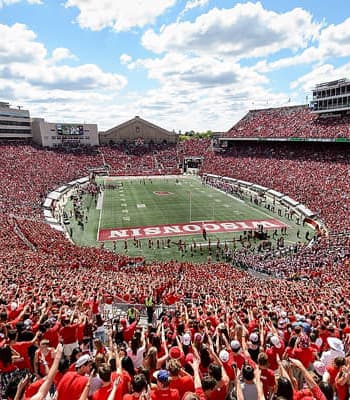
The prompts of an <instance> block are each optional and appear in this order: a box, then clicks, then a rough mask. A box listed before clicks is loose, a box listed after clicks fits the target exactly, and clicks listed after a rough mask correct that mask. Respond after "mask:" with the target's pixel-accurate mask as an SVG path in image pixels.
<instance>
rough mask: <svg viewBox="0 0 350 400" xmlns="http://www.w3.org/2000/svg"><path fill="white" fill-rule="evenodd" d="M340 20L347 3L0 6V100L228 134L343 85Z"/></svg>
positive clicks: (348, 32) (100, 1)
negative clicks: (319, 90) (254, 117)
mask: <svg viewBox="0 0 350 400" xmlns="http://www.w3.org/2000/svg"><path fill="white" fill-rule="evenodd" d="M349 14H350V8H349V3H348V0H333V1H332V2H331V3H330V2H328V1H316V0H308V1H293V0H289V1H281V0H279V1H278V0H266V1H260V2H253V1H251V2H250V1H228V0H215V1H214V0H59V1H55V0H0V37H1V38H2V40H1V41H0V101H8V102H10V103H11V105H14V106H16V105H22V106H24V107H25V108H27V109H29V110H30V112H31V116H32V117H42V118H45V119H46V120H47V121H49V122H87V123H97V124H98V127H99V130H106V129H109V128H111V127H113V126H115V125H118V124H120V123H122V122H124V121H126V120H128V119H131V118H133V117H134V116H135V115H139V116H140V117H142V118H144V119H146V120H149V121H151V122H152V123H155V124H157V125H160V126H162V127H163V128H166V129H169V130H175V131H177V132H178V131H182V132H185V131H189V130H195V131H206V130H209V129H210V130H213V131H226V130H228V129H229V128H230V127H231V126H232V125H233V124H234V123H235V122H237V121H238V120H239V119H240V118H242V117H243V116H244V115H245V114H246V113H247V111H248V110H249V109H257V108H266V107H279V106H285V105H294V104H305V103H306V101H307V99H309V100H310V98H311V96H310V91H311V89H312V87H313V86H314V85H315V84H317V83H321V82H325V81H328V80H334V79H340V78H349V79H350V73H349V71H350V15H349ZM307 96H308V97H307Z"/></svg>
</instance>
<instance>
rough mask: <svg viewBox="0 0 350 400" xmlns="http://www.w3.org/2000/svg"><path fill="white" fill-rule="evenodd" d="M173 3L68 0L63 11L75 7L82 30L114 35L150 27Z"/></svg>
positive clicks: (158, 0)
mask: <svg viewBox="0 0 350 400" xmlns="http://www.w3.org/2000/svg"><path fill="white" fill-rule="evenodd" d="M175 3H176V0H147V1H143V0H127V1H126V0H67V1H66V3H65V7H77V8H78V9H79V15H78V17H77V22H78V24H79V25H80V27H81V28H88V29H91V30H93V31H98V30H101V29H104V28H112V29H113V30H115V31H116V32H121V31H128V30H130V29H131V28H133V27H138V28H142V27H144V26H145V25H147V24H153V23H154V22H155V20H156V18H157V17H159V16H160V15H162V14H163V13H164V12H165V11H166V10H167V9H168V8H170V7H172V6H173V5H174V4H175Z"/></svg>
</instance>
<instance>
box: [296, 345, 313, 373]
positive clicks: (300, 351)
mask: <svg viewBox="0 0 350 400" xmlns="http://www.w3.org/2000/svg"><path fill="white" fill-rule="evenodd" d="M292 357H293V358H296V359H297V360H299V361H301V362H302V363H303V365H304V367H305V368H308V367H309V366H310V364H311V363H313V362H314V360H315V356H314V353H313V350H312V349H311V348H310V347H306V348H299V347H297V348H296V349H294V350H293V353H292Z"/></svg>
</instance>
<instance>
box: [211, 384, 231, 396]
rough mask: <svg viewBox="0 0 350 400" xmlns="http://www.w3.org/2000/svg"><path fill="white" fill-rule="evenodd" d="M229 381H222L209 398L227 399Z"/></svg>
mask: <svg viewBox="0 0 350 400" xmlns="http://www.w3.org/2000/svg"><path fill="white" fill-rule="evenodd" d="M228 385H229V381H227V382H223V381H221V382H220V384H219V385H217V387H216V388H215V389H214V390H213V391H212V392H211V394H210V397H209V400H225V399H226V396H227V392H228Z"/></svg>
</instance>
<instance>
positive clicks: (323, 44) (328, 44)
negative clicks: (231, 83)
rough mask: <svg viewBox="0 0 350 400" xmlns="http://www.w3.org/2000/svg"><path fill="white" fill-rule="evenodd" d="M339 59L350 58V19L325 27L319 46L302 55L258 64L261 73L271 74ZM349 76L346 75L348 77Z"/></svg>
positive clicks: (310, 48) (308, 49)
mask: <svg viewBox="0 0 350 400" xmlns="http://www.w3.org/2000/svg"><path fill="white" fill-rule="evenodd" d="M338 57H350V18H347V19H346V20H345V21H344V22H342V23H340V24H338V25H329V26H325V27H324V28H323V29H322V30H321V31H320V33H319V37H318V44H317V46H311V47H308V48H307V49H305V50H304V51H303V52H301V53H300V54H297V55H295V56H292V57H284V58H281V59H278V60H275V61H271V62H269V63H268V62H267V61H266V60H264V61H261V62H259V63H257V64H256V66H255V69H256V70H257V71H259V72H271V71H274V70H279V69H282V68H289V67H293V66H297V65H302V64H316V63H317V64H322V63H323V62H325V61H327V60H334V59H335V58H338ZM347 75H348V74H346V76H347Z"/></svg>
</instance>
